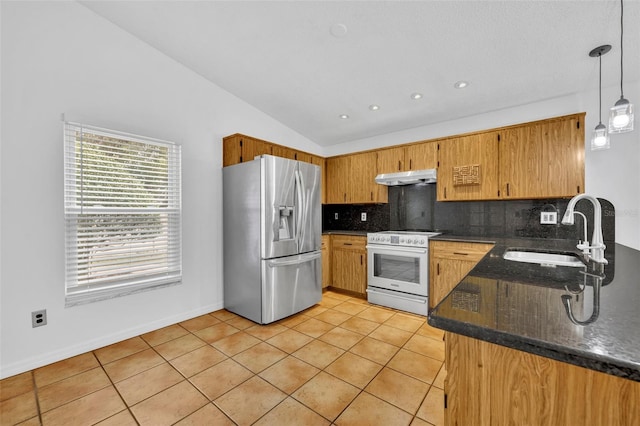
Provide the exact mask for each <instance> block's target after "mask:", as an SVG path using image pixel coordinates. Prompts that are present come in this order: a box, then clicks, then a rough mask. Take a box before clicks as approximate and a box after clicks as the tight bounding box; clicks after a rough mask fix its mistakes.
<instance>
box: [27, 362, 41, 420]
mask: <svg viewBox="0 0 640 426" xmlns="http://www.w3.org/2000/svg"><path fill="white" fill-rule="evenodd" d="M31 383H32V384H33V396H34V398H35V399H36V410H38V421H40V424H43V423H42V411H41V410H40V398H39V397H38V386H37V385H36V373H35V370H31ZM27 420H28V419H27Z"/></svg>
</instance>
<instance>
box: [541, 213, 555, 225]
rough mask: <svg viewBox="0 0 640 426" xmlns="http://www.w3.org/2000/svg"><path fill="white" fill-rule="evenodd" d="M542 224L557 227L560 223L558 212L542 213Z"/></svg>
mask: <svg viewBox="0 0 640 426" xmlns="http://www.w3.org/2000/svg"><path fill="white" fill-rule="evenodd" d="M540 223H541V224H543V225H555V224H557V223H558V213H557V212H540Z"/></svg>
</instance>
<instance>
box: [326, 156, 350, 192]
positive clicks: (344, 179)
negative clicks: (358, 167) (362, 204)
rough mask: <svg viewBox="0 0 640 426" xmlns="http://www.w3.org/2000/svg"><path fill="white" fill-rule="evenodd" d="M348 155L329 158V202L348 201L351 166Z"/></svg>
mask: <svg viewBox="0 0 640 426" xmlns="http://www.w3.org/2000/svg"><path fill="white" fill-rule="evenodd" d="M350 164H351V159H350V158H349V157H348V156H342V157H331V158H327V191H326V192H327V203H328V204H344V203H346V202H348V200H347V193H348V192H349V166H350Z"/></svg>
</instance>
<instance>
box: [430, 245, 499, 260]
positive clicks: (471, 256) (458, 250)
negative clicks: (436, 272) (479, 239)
mask: <svg viewBox="0 0 640 426" xmlns="http://www.w3.org/2000/svg"><path fill="white" fill-rule="evenodd" d="M492 247H493V244H488V243H462V242H449V241H431V242H430V243H429V250H430V251H431V256H433V257H439V258H441V259H451V260H466V261H470V262H478V261H479V260H480V259H482V258H483V257H484V255H485V254H487V252H488V251H489V250H491V248H492Z"/></svg>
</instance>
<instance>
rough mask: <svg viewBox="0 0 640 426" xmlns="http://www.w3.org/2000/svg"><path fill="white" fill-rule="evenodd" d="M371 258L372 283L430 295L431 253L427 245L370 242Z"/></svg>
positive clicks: (369, 255) (369, 275)
mask: <svg viewBox="0 0 640 426" xmlns="http://www.w3.org/2000/svg"><path fill="white" fill-rule="evenodd" d="M367 260H368V262H367V268H368V274H367V279H368V280H367V284H368V285H369V286H371V287H378V288H383V289H387V290H395V291H401V292H404V293H410V294H417V295H421V296H428V295H429V253H428V250H427V249H426V248H415V247H394V246H383V245H375V244H370V245H368V246H367Z"/></svg>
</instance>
